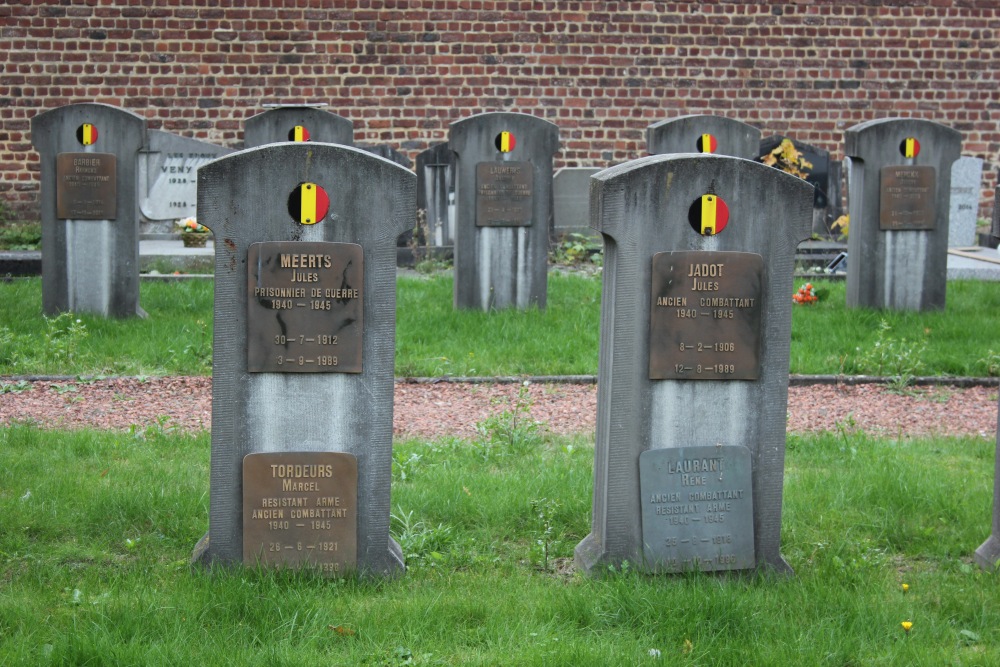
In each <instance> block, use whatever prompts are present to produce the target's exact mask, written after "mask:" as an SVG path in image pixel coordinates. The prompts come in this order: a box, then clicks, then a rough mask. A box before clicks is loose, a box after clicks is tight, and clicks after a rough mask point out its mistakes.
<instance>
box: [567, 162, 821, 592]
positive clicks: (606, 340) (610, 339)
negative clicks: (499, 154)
mask: <svg viewBox="0 0 1000 667" xmlns="http://www.w3.org/2000/svg"><path fill="white" fill-rule="evenodd" d="M812 190H813V189H812V186H810V185H809V184H808V183H806V182H805V181H803V180H802V179H800V178H797V177H794V176H791V175H789V174H786V173H783V172H781V171H779V170H777V169H773V168H771V167H768V166H765V165H763V164H760V163H758V162H753V161H749V160H744V159H738V158H732V157H723V156H714V155H706V156H696V155H660V156H652V157H647V158H642V159H640V160H635V161H633V162H629V163H626V164H623V165H619V166H617V167H613V168H611V169H606V170H604V171H602V172H600V173H598V174H596V175H595V176H594V177H593V185H592V193H593V197H592V199H591V201H592V202H593V203H594V204H595V205H596V206H597V208H596V209H591V226H592V227H593V228H594V229H595V230H596V231H599V232H601V233H602V234H603V236H604V239H605V249H604V253H605V254H604V275H603V279H604V287H603V290H604V291H603V296H602V301H601V351H600V360H601V361H600V368H599V372H598V376H599V378H600V382H599V383H598V396H597V434H596V445H595V463H594V500H593V518H592V521H593V522H592V528H591V533H590V535H589V536H588V537H587V538H586V539H584V540H583V541H582V542H581V543H580V544H579V545H578V546H577V548H576V561H577V563H578V565H579V566H580V567H581V569H583V570H585V571H587V572H590V573H596V572H600V571H601V570H603V569H604V568H606V567H609V566H614V567H617V566H620V565H621V564H622V563H623V562H626V561H627V562H629V563H632V564H638V566H639V567H640V568H641V569H643V570H645V571H650V572H682V571H687V570H705V571H719V570H734V569H735V570H743V569H751V568H763V567H769V568H773V569H775V570H780V571H788V570H789V567H788V565H787V564H786V563H785V561H784V559H783V558H782V557H781V554H780V541H781V496H782V483H783V477H784V452H785V422H786V412H787V403H788V367H789V348H790V338H791V316H792V311H791V308H792V299H791V295H792V292H793V285H792V280H793V272H794V254H795V247H796V245H798V243H799V242H800V241H801V240H802V239H804V238H806V237H807V236H808V235H809V230H810V227H811V223H812V204H813V192H812Z"/></svg>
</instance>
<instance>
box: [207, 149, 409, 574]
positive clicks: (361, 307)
mask: <svg viewBox="0 0 1000 667" xmlns="http://www.w3.org/2000/svg"><path fill="white" fill-rule="evenodd" d="M414 180H415V178H414V175H413V173H412V172H409V171H407V170H406V169H403V168H402V167H400V166H398V165H396V164H393V163H392V162H389V161H388V160H384V159H382V158H379V157H376V156H374V155H370V154H368V153H365V152H363V151H361V150H358V149H356V148H351V147H347V146H341V145H332V144H314V143H283V144H272V145H268V146H262V147H259V148H255V149H248V150H244V151H241V152H239V153H235V154H233V155H229V156H227V157H224V158H220V159H219V160H216V161H215V162H212V163H211V164H208V165H206V166H205V167H202V168H201V169H200V170H199V172H198V211H199V213H200V216H201V218H200V220H201V222H202V223H203V224H205V225H207V226H208V227H210V228H211V229H212V231H213V232H214V233H215V238H216V264H215V322H216V324H215V339H214V357H213V369H212V377H213V382H212V401H213V403H212V470H211V516H210V522H209V535H208V539H207V543H206V541H205V540H203V542H202V543H201V544H199V546H198V547H197V548H196V552H195V559H196V560H198V561H204V562H209V563H212V562H226V563H239V562H245V563H247V564H253V563H256V562H260V563H262V564H267V565H287V566H291V567H305V566H309V567H313V566H314V567H316V568H318V569H320V570H321V571H323V572H326V573H331V574H336V573H341V572H344V571H345V570H354V569H356V570H358V571H359V572H361V573H372V574H391V573H393V572H397V571H399V570H400V569H401V568H402V567H403V559H402V554H401V551H400V548H399V545H398V544H396V543H395V542H394V541H393V540H392V539H391V538H390V536H389V496H390V478H391V468H392V415H393V381H394V379H393V363H394V347H395V345H394V341H395V321H396V320H395V312H396V280H395V278H396V270H395V269H396V263H395V259H396V249H395V244H396V238H397V237H398V236H399V234H400V233H401V232H403V231H404V230H406V229H408V228H409V226H410V225H412V223H413V217H414V212H415V199H414V185H415V183H414ZM355 489H356V490H355Z"/></svg>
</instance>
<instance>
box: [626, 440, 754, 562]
mask: <svg viewBox="0 0 1000 667" xmlns="http://www.w3.org/2000/svg"><path fill="white" fill-rule="evenodd" d="M751 477H752V476H751V464H750V450H749V449H747V448H746V447H742V446H735V445H715V446H708V447H675V448H670V449H654V450H648V451H645V452H643V453H641V454H640V455H639V487H640V491H639V492H640V494H641V498H640V500H641V503H642V542H643V555H644V557H645V560H646V565H647V567H649V568H650V569H652V570H654V571H657V572H687V571H694V570H701V571H706V572H708V571H716V570H741V569H749V568H753V567H754V566H755V564H756V557H755V554H754V544H753V494H752V485H751Z"/></svg>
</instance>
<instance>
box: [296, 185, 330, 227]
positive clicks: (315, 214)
mask: <svg viewBox="0 0 1000 667" xmlns="http://www.w3.org/2000/svg"><path fill="white" fill-rule="evenodd" d="M329 211H330V197H329V195H327V194H326V190H324V189H323V188H321V187H320V186H318V185H316V184H315V183H299V185H298V187H296V188H295V189H294V190H292V194H291V195H289V196H288V213H289V215H291V216H292V218H293V219H294V220H295V221H296V222H298V223H300V224H303V225H315V224H316V223H317V222H319V221H320V220H322V219H323V218H325V217H326V214H327V213H328V212H329Z"/></svg>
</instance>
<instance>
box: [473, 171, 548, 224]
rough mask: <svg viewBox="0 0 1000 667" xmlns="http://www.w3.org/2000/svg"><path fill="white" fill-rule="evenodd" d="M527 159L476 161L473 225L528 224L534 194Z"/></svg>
mask: <svg viewBox="0 0 1000 667" xmlns="http://www.w3.org/2000/svg"><path fill="white" fill-rule="evenodd" d="M533 185H534V171H533V169H532V166H531V163H530V162H480V163H479V164H477V165H476V226H477V227H528V226H530V225H531V217H532V210H533V198H534V190H533Z"/></svg>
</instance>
